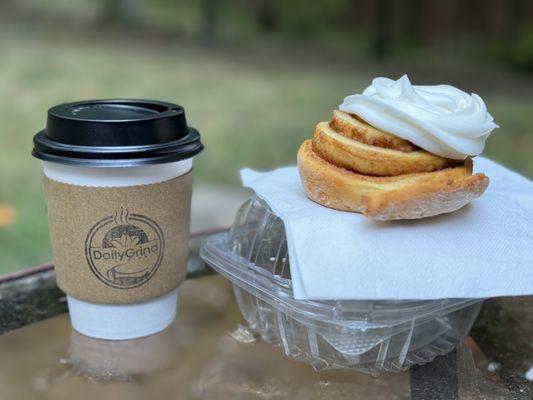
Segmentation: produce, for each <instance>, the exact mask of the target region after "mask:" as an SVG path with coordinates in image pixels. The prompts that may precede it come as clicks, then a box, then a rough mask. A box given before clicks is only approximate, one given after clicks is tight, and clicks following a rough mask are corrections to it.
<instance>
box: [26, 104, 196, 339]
mask: <svg viewBox="0 0 533 400" xmlns="http://www.w3.org/2000/svg"><path fill="white" fill-rule="evenodd" d="M33 144H34V147H33V151H32V154H33V155H34V156H35V157H37V158H39V159H40V160H42V165H43V171H44V174H45V176H46V177H47V178H49V181H48V180H46V181H45V190H47V194H46V197H47V202H48V211H49V213H48V214H49V217H50V221H49V222H50V228H51V229H50V231H51V238H52V244H53V246H54V258H55V260H54V261H55V262H56V266H57V274H58V284H59V285H60V286H61V287H62V288H63V289H64V290H65V292H66V293H67V299H68V305H69V310H70V318H71V322H72V326H73V328H74V329H75V330H76V331H78V332H80V333H82V334H84V335H86V336H91V337H94V338H99V339H109V340H115V339H116V340H119V339H134V338H140V337H143V336H147V335H151V334H153V333H156V332H159V331H161V330H163V329H165V328H166V327H167V326H168V325H169V324H170V323H171V322H172V320H173V319H174V317H175V315H176V307H177V297H178V289H177V288H176V287H175V286H173V285H174V283H175V284H176V286H177V285H178V283H179V282H180V281H181V280H182V279H183V276H184V271H183V270H182V269H181V268H185V267H186V266H185V265H183V264H184V263H185V262H186V261H185V260H186V255H187V251H188V240H189V237H188V234H189V232H188V222H189V215H187V213H188V210H189V209H190V201H191V199H190V186H186V187H185V186H183V191H181V189H179V190H178V191H177V192H174V191H172V190H173V189H169V188H171V187H173V188H176V189H177V188H178V186H177V185H181V182H184V183H183V184H184V185H190V182H191V180H190V176H187V177H185V176H184V179H183V181H178V180H176V181H175V182H174V181H173V182H169V181H171V180H174V179H175V178H178V177H180V176H183V175H185V174H187V173H188V172H189V171H191V169H192V163H193V157H194V156H195V155H196V154H198V153H199V152H201V151H202V149H203V145H202V143H201V141H200V133H199V132H198V131H197V130H196V129H194V128H193V127H191V126H189V125H188V124H187V120H186V118H185V110H184V108H183V107H181V106H180V105H177V104H174V103H168V102H161V101H155V100H134V99H108V100H88V101H79V102H75V103H66V104H60V105H57V106H55V107H52V108H50V109H49V110H48V117H47V122H46V129H44V130H42V131H40V132H38V133H37V134H36V135H35V136H34V138H33ZM163 182H169V185H166V184H165V185H161V186H159V187H157V188H151V187H150V188H149V187H147V186H144V185H150V184H160V183H163ZM62 184H67V185H74V186H76V187H75V188H69V187H67V186H65V185H62ZM174 184H175V185H176V186H172V185H174ZM129 187H132V189H131V193H135V194H132V195H131V197H130V198H129V199H125V200H124V199H123V200H117V199H119V197H114V194H117V193H119V192H120V193H127V192H128V189H125V188H129ZM86 188H88V189H86ZM91 188H100V189H99V190H98V191H96V190H95V191H92V190H91ZM102 188H117V190H113V189H111V190H101V189H102ZM48 189H49V191H48ZM97 192H98V195H97V197H94V196H93V195H95V194H96V193H97ZM104 193H105V194H104ZM109 193H114V194H113V195H109ZM174 196H176V197H174ZM152 199H157V201H159V203H157V202H154V203H153V204H152V203H151V200H152ZM84 201H86V203H85V204H83V203H84ZM185 202H186V204H185ZM119 203H120V204H119ZM169 203H172V204H169ZM174 203H176V204H174ZM180 203H181V204H180ZM132 206H133V207H134V210H133V212H132V213H130V210H129V209H128V208H129V207H132ZM102 207H106V210H108V211H107V212H108V213H109V215H107V216H105V218H103V219H100V220H99V221H98V222H96V223H94V224H93V222H92V220H91V219H92V217H93V213H95V212H100V210H102ZM172 207H176V209H174V210H173V211H176V212H175V213H174V212H173V211H169V210H172ZM119 209H120V211H118V210H119ZM95 210H99V211H95ZM143 210H145V211H143ZM144 212H148V213H149V215H144V214H143V213H144ZM69 213H70V214H69ZM76 217H77V218H78V220H76V219H75V218H76ZM129 219H131V220H133V221H136V222H135V225H132V224H129V225H128V224H127V221H128V220H129ZM156 220H157V221H156ZM88 222H90V223H91V224H92V225H91V228H88V231H87V233H85V229H87V226H88ZM113 224H114V225H113ZM109 225H112V228H111V229H107V228H106V229H105V230H104V229H102V227H104V226H109ZM80 226H83V228H80ZM131 230H134V233H135V232H137V233H138V235H133V236H131V235H130V231H131ZM167 234H168V236H167V237H166V239H167V241H166V242H165V235H167ZM114 235H118V236H114ZM96 238H98V239H96ZM93 240H94V241H95V242H93ZM168 240H170V241H168ZM173 240H179V242H173ZM185 241H186V242H185ZM104 242H105V243H104ZM95 243H100V245H96V246H93V245H94V244H95ZM147 243H151V244H150V245H148V244H147ZM104 249H112V250H104ZM93 250H94V251H93ZM132 250H133V253H132ZM78 262H79V264H77V263H78ZM106 263H107V264H106ZM180 264H181V265H180ZM174 265H176V268H180V269H179V270H178V269H176V270H174V269H173V267H174ZM160 266H161V268H162V269H161V270H164V271H165V272H164V273H163V272H161V273H160V274H158V275H155V277H154V274H156V272H157V271H158V268H159V267H160ZM135 268H137V269H135ZM139 268H140V269H139ZM152 278H154V279H153V280H152V281H151V286H149V289H145V290H146V291H145V292H144V293H143V290H139V291H135V290H136V289H137V288H138V287H140V286H141V285H144V284H145V283H146V282H148V281H149V280H151V279H152ZM145 288H148V286H146V287H145ZM130 289H131V290H132V291H130ZM111 303H112V304H111Z"/></svg>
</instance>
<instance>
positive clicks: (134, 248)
mask: <svg viewBox="0 0 533 400" xmlns="http://www.w3.org/2000/svg"><path fill="white" fill-rule="evenodd" d="M44 187H45V196H46V202H47V207H48V219H49V226H50V236H51V244H52V252H53V258H54V265H55V270H56V276H57V284H58V286H59V287H60V288H61V289H62V290H63V291H64V292H65V293H67V294H68V295H70V296H72V297H75V298H77V299H80V300H84V301H88V302H92V303H102V304H129V303H136V302H140V301H145V300H148V299H152V298H156V297H159V296H162V295H164V294H166V293H168V292H170V291H171V290H173V289H175V288H176V287H178V285H179V284H180V283H181V282H182V281H183V280H184V279H185V274H186V272H187V260H188V254H189V226H190V203H191V187H192V173H191V172H188V173H187V174H185V175H182V176H179V177H177V178H174V179H171V180H168V181H164V182H160V183H154V184H148V185H137V186H126V187H94V186H78V185H71V184H66V183H61V182H57V181H54V180H52V179H50V178H48V177H46V176H45V177H44Z"/></svg>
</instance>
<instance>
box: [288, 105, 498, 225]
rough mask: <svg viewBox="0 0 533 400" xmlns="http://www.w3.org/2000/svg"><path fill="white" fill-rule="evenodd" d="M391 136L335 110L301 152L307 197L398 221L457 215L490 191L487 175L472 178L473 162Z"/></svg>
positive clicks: (301, 173) (320, 202) (299, 167)
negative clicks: (464, 207)
mask: <svg viewBox="0 0 533 400" xmlns="http://www.w3.org/2000/svg"><path fill="white" fill-rule="evenodd" d="M348 117H350V118H351V119H349V118H348ZM334 121H335V122H334ZM339 121H340V122H339ZM354 121H356V122H354ZM365 125H366V127H365ZM337 129H338V131H337ZM391 136H392V135H390V134H388V133H385V132H381V131H379V130H377V129H375V128H373V127H370V126H369V125H367V124H365V123H364V122H362V121H360V120H358V119H356V118H353V117H352V116H350V115H349V114H346V113H341V112H339V111H336V112H334V116H333V119H332V121H330V123H329V124H328V123H327V122H320V123H319V124H318V125H317V127H316V129H315V134H314V137H313V140H306V141H305V142H304V143H303V144H302V145H301V147H300V149H299V151H298V170H299V173H300V177H301V181H302V184H303V187H304V190H305V192H306V194H307V196H308V197H309V198H310V199H311V200H313V201H315V202H317V203H319V204H321V205H324V206H326V207H330V208H333V209H337V210H341V211H352V212H360V213H363V214H364V215H366V216H369V217H371V218H374V219H378V220H396V219H415V218H425V217H430V216H434V215H438V214H444V213H450V212H453V211H456V210H458V209H459V208H461V207H463V206H465V205H466V204H468V203H469V202H470V201H472V200H473V199H475V198H477V197H479V196H481V195H482V194H483V192H484V191H485V189H486V188H487V186H488V183H489V179H488V178H487V177H486V176H485V175H484V174H481V173H478V174H475V175H472V160H471V159H470V158H467V159H466V160H464V161H457V160H449V159H446V158H442V157H439V156H436V155H434V154H431V153H428V152H426V151H423V150H420V149H418V148H416V147H415V146H413V145H410V146H411V147H408V146H407V145H406V144H405V143H404V142H405V141H403V140H402V139H399V138H394V137H392V138H391ZM395 139H398V140H395ZM370 143H373V144H370ZM407 143H409V142H407ZM378 144H379V146H378ZM400 149H402V150H400Z"/></svg>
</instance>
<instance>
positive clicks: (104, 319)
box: [42, 158, 193, 340]
mask: <svg viewBox="0 0 533 400" xmlns="http://www.w3.org/2000/svg"><path fill="white" fill-rule="evenodd" d="M42 164H43V171H44V174H45V175H46V176H47V177H48V178H50V179H52V180H55V181H58V182H62V183H67V184H71V185H79V186H92V187H127V186H135V185H147V184H151V183H159V182H164V181H167V180H170V179H173V178H176V177H179V176H182V175H184V174H186V173H187V172H189V171H190V170H191V169H192V164H193V159H192V158H190V159H187V160H182V161H177V162H173V163H167V164H156V165H144V166H137V167H115V168H112V167H111V168H91V167H82V166H72V165H65V164H58V163H52V162H47V161H43V163H42ZM179 206H180V205H179V204H176V207H179ZM80 262H82V260H80ZM177 300H178V289H175V290H173V291H171V292H169V293H167V294H165V295H163V296H160V297H157V298H154V299H151V300H148V301H144V302H139V303H133V304H99V303H90V302H87V301H83V300H80V299H76V298H74V297H72V296H70V295H68V294H67V301H68V306H69V312H70V320H71V323H72V326H73V328H74V329H76V330H77V331H78V332H80V333H82V334H84V335H86V336H90V337H94V338H99V339H107V340H125V339H133V338H139V337H143V336H147V335H151V334H153V333H156V332H159V331H162V330H163V329H165V328H166V327H167V326H168V325H170V324H171V323H172V321H173V320H174V317H175V316H176V307H177Z"/></svg>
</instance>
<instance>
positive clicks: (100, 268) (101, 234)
mask: <svg viewBox="0 0 533 400" xmlns="http://www.w3.org/2000/svg"><path fill="white" fill-rule="evenodd" d="M164 251H165V240H164V237H163V231H162V230H161V228H160V227H159V225H158V224H157V223H156V222H155V221H153V220H152V219H150V218H148V217H146V216H144V215H141V214H135V213H130V212H129V210H127V209H124V208H122V207H121V209H120V211H115V212H114V213H113V214H112V215H110V216H108V217H106V218H104V219H102V220H100V221H98V222H97V223H96V224H95V225H94V226H93V227H92V228H91V229H90V230H89V233H88V234H87V239H86V241H85V256H86V258H87V262H88V263H89V267H90V268H91V271H92V272H93V273H94V275H95V276H96V277H97V278H98V279H99V280H100V281H102V282H103V283H105V284H106V285H109V286H112V287H114V288H117V289H132V288H135V287H138V286H141V285H143V284H145V283H146V282H148V281H149V280H150V279H151V278H152V276H154V274H155V273H156V272H157V269H158V268H159V266H160V265H161V261H162V259H163V254H164Z"/></svg>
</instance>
